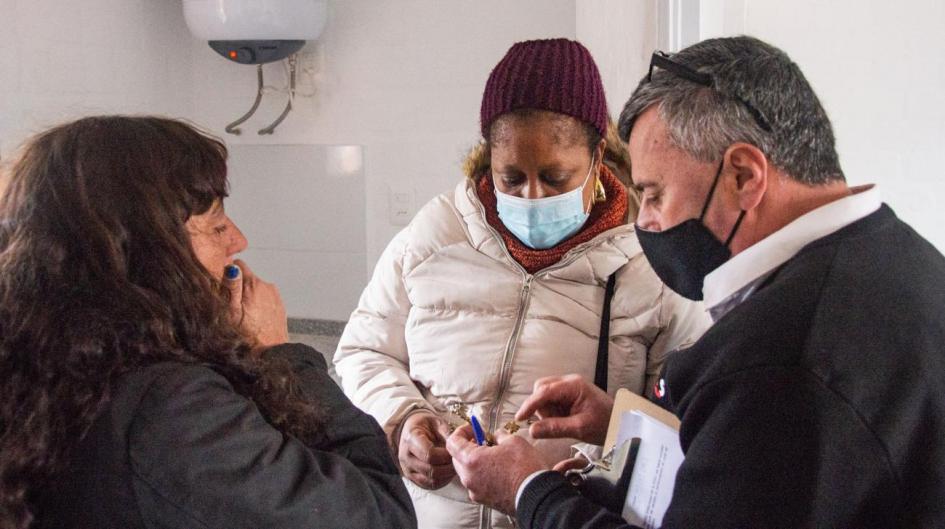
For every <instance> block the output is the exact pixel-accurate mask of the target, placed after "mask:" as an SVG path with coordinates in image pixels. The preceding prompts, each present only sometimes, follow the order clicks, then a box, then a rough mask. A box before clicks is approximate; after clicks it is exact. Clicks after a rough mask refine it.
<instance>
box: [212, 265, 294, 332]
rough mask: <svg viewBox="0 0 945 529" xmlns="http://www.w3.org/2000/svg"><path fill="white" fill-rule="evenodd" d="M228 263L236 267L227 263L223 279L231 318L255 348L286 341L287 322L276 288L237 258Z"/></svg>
mask: <svg viewBox="0 0 945 529" xmlns="http://www.w3.org/2000/svg"><path fill="white" fill-rule="evenodd" d="M234 265H235V266H234ZM230 266H233V267H234V268H236V270H235V271H234V270H233V269H232V268H230V267H227V269H226V272H225V273H224V277H223V282H224V283H225V284H226V286H227V288H229V289H230V311H231V313H232V314H233V318H234V320H235V321H236V322H238V323H239V326H240V327H241V328H242V329H243V331H244V332H245V333H246V335H247V336H248V337H250V338H251V339H253V340H255V344H254V345H255V347H256V348H257V349H260V350H262V349H268V348H270V347H273V346H276V345H280V344H284V343H286V342H288V341H289V323H288V319H287V318H286V315H285V305H283V303H282V296H280V295H279V289H278V288H276V286H275V285H273V284H272V283H267V282H265V281H263V280H262V279H260V278H259V277H257V276H256V275H255V274H253V271H252V270H250V268H249V266H247V265H246V263H245V262H243V261H241V260H239V259H237V260H236V261H234V262H233V265H230Z"/></svg>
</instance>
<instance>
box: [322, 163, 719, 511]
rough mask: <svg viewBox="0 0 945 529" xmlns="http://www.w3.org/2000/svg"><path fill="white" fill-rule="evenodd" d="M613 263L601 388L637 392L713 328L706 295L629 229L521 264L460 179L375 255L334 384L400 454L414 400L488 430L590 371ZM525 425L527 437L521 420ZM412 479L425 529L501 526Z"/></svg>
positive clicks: (552, 445) (550, 451) (559, 445)
mask: <svg viewBox="0 0 945 529" xmlns="http://www.w3.org/2000/svg"><path fill="white" fill-rule="evenodd" d="M618 270H619V272H618V275H617V283H616V291H615V294H614V298H613V301H612V303H611V313H610V318H611V320H610V348H609V351H610V352H609V366H608V389H609V390H610V392H611V393H613V392H615V391H616V390H617V388H620V387H625V388H629V389H630V390H631V391H634V392H636V393H643V391H644V388H652V386H653V382H654V379H655V377H657V375H658V374H659V370H660V367H661V365H662V363H663V361H664V359H665V358H666V355H667V353H669V352H670V351H672V350H674V349H676V348H679V347H681V346H684V345H687V344H688V343H691V342H693V341H695V339H696V338H698V337H699V336H700V335H701V334H702V332H703V331H704V330H705V329H706V328H707V327H708V325H709V320H708V318H707V316H706V314H705V312H704V310H703V308H702V305H701V304H698V303H692V302H689V301H687V300H684V299H682V298H680V297H679V296H677V295H676V294H674V293H673V292H672V291H671V290H669V289H668V288H666V287H665V286H664V285H663V284H662V283H661V282H660V281H659V279H658V278H657V277H656V274H655V273H654V272H653V270H652V269H651V268H650V266H649V264H648V263H647V261H646V259H645V258H644V256H643V253H642V250H641V248H640V244H639V243H638V242H637V238H636V235H635V234H634V229H633V226H631V225H623V226H620V227H617V228H614V229H611V230H609V231H606V232H604V233H602V234H600V235H598V236H597V237H595V238H594V239H592V240H591V241H589V242H587V243H585V244H581V245H579V246H577V247H575V248H574V249H572V250H571V251H570V252H568V253H567V254H566V255H565V256H564V257H563V258H562V259H561V260H560V261H559V262H558V263H557V264H555V265H552V266H550V267H548V268H545V269H544V270H541V271H539V272H537V273H535V274H529V273H527V272H526V271H525V270H524V269H523V268H522V267H521V266H520V265H519V264H518V263H516V262H515V261H514V260H513V259H512V257H511V256H510V255H509V253H508V251H507V250H506V247H505V244H504V243H503V241H502V239H501V237H500V236H499V234H498V233H497V232H496V231H495V230H494V229H493V228H492V227H490V226H489V224H488V223H487V222H486V217H485V211H484V208H483V205H482V203H481V202H480V201H479V198H478V197H477V195H476V190H475V187H474V185H473V184H472V183H471V182H469V181H464V182H462V183H460V184H459V185H458V186H457V187H456V189H455V191H454V192H453V193H446V194H443V195H440V196H439V197H437V198H435V199H433V200H432V201H430V202H429V203H428V204H427V205H426V206H424V207H423V209H421V210H420V212H419V213H417V215H416V217H415V218H414V219H413V221H412V222H411V223H410V225H409V226H407V227H406V228H405V229H404V230H403V231H401V232H400V233H399V234H398V235H397V236H396V237H395V238H394V239H393V240H392V241H391V243H390V245H389V246H388V247H387V249H386V250H385V252H384V254H383V255H382V257H381V259H380V261H379V262H378V264H377V267H376V268H375V270H374V276H373V278H372V279H371V282H370V283H369V284H368V286H367V288H365V290H364V293H363V294H362V295H361V300H360V302H359V304H358V308H357V309H356V310H355V311H354V313H353V314H352V315H351V319H350V321H349V322H348V325H347V327H346V328H345V330H344V334H343V335H342V337H341V341H340V343H339V345H338V350H337V352H336V353H335V359H334V361H335V366H336V369H337V372H338V374H339V375H340V376H341V380H342V387H343V388H344V391H345V393H346V394H347V395H348V396H349V397H350V398H351V400H352V401H354V403H355V404H356V405H357V406H359V407H360V408H362V409H364V410H365V411H367V412H368V413H370V414H371V415H373V416H374V417H375V418H376V419H377V420H378V422H380V424H381V426H382V427H383V428H384V430H385V431H386V432H387V433H388V435H389V436H390V437H391V441H392V445H393V447H394V449H395V453H396V442H397V439H396V438H395V437H396V434H397V432H398V427H399V426H400V424H401V422H402V421H403V420H404V418H405V416H406V415H407V414H409V413H410V412H411V411H412V410H416V409H427V410H431V411H434V412H436V413H438V414H440V415H441V416H442V417H444V418H445V419H447V420H448V421H450V422H452V423H453V424H457V425H458V424H459V423H460V421H459V420H458V419H457V418H456V417H454V416H452V415H450V414H449V412H448V411H447V405H448V404H450V403H454V402H458V403H464V404H466V405H467V406H468V407H469V409H470V411H471V412H472V413H475V414H476V415H477V416H478V417H479V418H481V419H482V420H483V426H484V427H485V428H487V429H488V431H494V430H496V429H497V428H501V427H502V425H503V424H505V423H506V422H507V421H509V420H511V419H512V418H513V416H514V414H515V411H516V410H517V409H518V407H519V406H520V405H521V404H522V402H523V401H524V400H525V398H526V397H527V396H528V395H530V394H531V391H532V387H533V384H534V382H535V380H537V379H538V378H541V377H545V376H551V375H564V374H568V373H580V374H582V375H584V376H586V377H587V378H588V379H589V380H593V379H594V369H595V365H596V359H597V349H598V336H599V333H600V323H601V322H600V318H601V311H602V309H603V299H604V287H605V285H606V282H607V278H608V277H609V276H610V275H611V274H612V273H614V272H615V271H618ZM519 434H520V435H525V436H526V437H527V435H528V434H527V428H523V429H522V430H520V431H519ZM532 442H533V443H535V445H536V446H538V447H539V448H540V449H541V450H542V452H543V453H544V454H545V455H546V457H547V461H548V463H549V464H553V463H556V462H558V461H560V460H562V459H565V458H567V457H568V456H569V452H570V449H569V446H570V445H571V444H572V443H573V442H574V440H566V439H565V440H552V441H548V440H540V441H532ZM407 487H408V489H409V490H410V492H411V495H412V496H413V499H414V505H415V506H416V508H417V515H418V518H419V520H420V528H421V529H432V528H437V529H450V528H456V529H459V528H477V527H483V528H484V527H507V526H509V523H508V521H507V519H506V517H505V516H504V515H500V514H499V513H493V512H491V511H490V510H489V509H485V508H480V507H479V506H478V505H475V504H473V503H471V502H470V500H469V499H468V496H467V494H466V491H465V489H464V488H463V487H462V485H461V484H460V483H459V480H458V479H454V480H453V481H452V482H451V483H450V484H449V485H447V486H446V487H444V488H442V489H439V490H436V491H427V490H424V489H421V488H419V487H417V486H415V485H414V484H413V483H412V482H409V481H408V482H407Z"/></svg>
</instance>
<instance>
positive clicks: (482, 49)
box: [191, 0, 575, 319]
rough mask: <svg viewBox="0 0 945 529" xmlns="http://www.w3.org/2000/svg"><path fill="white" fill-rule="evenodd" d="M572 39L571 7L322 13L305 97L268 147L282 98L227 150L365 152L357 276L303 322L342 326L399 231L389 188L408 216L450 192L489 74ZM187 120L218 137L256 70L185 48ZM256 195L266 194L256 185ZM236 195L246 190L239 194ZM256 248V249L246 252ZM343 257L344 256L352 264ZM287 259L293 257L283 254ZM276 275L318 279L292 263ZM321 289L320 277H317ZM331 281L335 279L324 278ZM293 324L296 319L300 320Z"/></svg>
mask: <svg viewBox="0 0 945 529" xmlns="http://www.w3.org/2000/svg"><path fill="white" fill-rule="evenodd" d="M574 36H575V3H574V0H517V1H515V2H509V1H506V0H478V1H476V2H460V1H451V2H444V1H442V0H396V1H394V0H385V1H378V0H344V1H331V2H330V3H329V20H328V24H327V26H326V29H325V32H324V33H323V35H322V36H321V37H320V38H319V39H318V41H317V43H315V45H314V46H308V47H307V49H306V50H305V51H306V52H311V53H312V54H314V60H313V61H312V64H313V65H314V67H315V69H316V74H315V76H314V77H315V79H314V83H315V91H316V96H315V97H313V98H299V99H297V100H296V108H295V110H293V113H292V114H290V115H289V117H288V118H287V119H286V121H285V122H284V123H283V124H282V125H281V126H280V127H279V128H278V129H277V130H276V134H274V135H273V136H270V137H260V136H258V135H257V134H256V132H255V131H256V130H258V129H259V128H261V127H262V126H264V125H265V124H267V123H268V121H271V120H272V119H273V118H274V117H275V116H277V115H278V113H279V112H280V111H281V109H282V105H284V102H285V99H284V98H283V97H281V96H280V95H279V94H272V95H271V96H270V95H267V96H266V99H265V100H264V103H263V105H262V106H261V108H260V110H259V111H258V112H257V114H256V115H257V117H255V118H253V119H252V120H251V121H250V122H248V123H247V124H245V125H244V127H243V128H244V130H245V132H244V134H242V135H241V136H238V137H235V136H226V140H227V141H228V142H229V143H231V144H237V143H242V142H249V143H309V144H350V145H361V146H363V147H364V178H365V189H366V194H367V196H366V211H365V215H366V222H365V225H366V227H367V233H366V239H365V240H366V248H365V249H364V252H363V254H362V255H363V257H364V259H365V265H364V266H363V267H359V268H353V267H352V268H351V269H350V270H349V273H347V274H345V276H340V277H337V278H334V279H335V280H334V281H331V280H329V281H323V282H321V283H319V284H320V286H321V287H322V288H323V290H322V292H323V294H324V299H339V298H345V299H348V298H350V299H348V302H347V303H342V304H338V303H333V304H331V305H330V306H329V305H328V304H325V303H323V302H322V301H321V300H320V299H313V300H312V301H311V305H310V306H307V307H304V315H305V316H307V317H319V318H328V319H347V316H348V314H349V313H350V311H351V310H352V309H353V308H354V306H355V304H356V302H357V296H351V295H350V294H348V292H349V291H350V290H351V289H352V285H356V286H357V287H358V288H357V290H358V291H360V288H361V287H363V286H364V284H366V282H367V279H368V276H369V274H370V273H371V271H372V270H373V268H374V263H375V262H376V260H377V258H378V257H379V256H380V254H381V252H382V251H383V250H384V248H385V247H386V245H387V243H388V242H389V241H390V239H391V238H392V237H393V236H394V235H395V234H396V233H397V231H399V230H400V229H401V228H402V226H400V225H394V224H392V223H391V222H390V219H389V214H388V196H389V194H390V190H391V189H395V190H410V191H411V193H412V195H413V205H412V207H413V209H416V208H419V207H420V206H422V204H423V203H425V202H426V201H427V200H429V199H430V198H432V197H434V196H435V195H437V194H440V193H443V192H445V191H451V190H452V189H453V187H454V186H455V185H456V183H457V182H459V181H460V180H461V179H462V178H463V176H462V173H461V171H460V164H461V161H462V159H463V156H464V154H465V152H466V151H467V149H469V148H470V147H471V146H472V145H474V144H475V143H476V142H477V141H478V138H479V105H480V100H481V97H482V90H483V88H484V87H485V83H486V79H487V78H488V76H489V73H490V72H491V70H492V68H493V67H494V66H495V64H496V63H497V62H498V61H499V60H500V59H501V58H502V56H503V55H504V54H505V51H506V50H507V49H508V48H509V46H511V45H512V44H513V43H514V42H517V41H520V40H526V39H531V38H544V37H569V38H574ZM191 44H192V52H193V67H194V93H193V96H194V98H195V99H194V117H195V119H196V120H197V122H199V123H202V124H204V125H207V126H210V127H212V129H213V130H215V131H216V132H217V133H218V134H221V135H223V134H224V133H223V128H224V126H225V125H226V124H227V123H228V122H230V121H232V120H234V119H236V118H237V117H239V116H240V115H242V114H243V112H245V111H246V110H247V109H248V108H249V106H250V104H251V103H252V100H253V94H254V93H255V86H256V73H255V70H254V68H252V67H247V66H243V65H238V64H234V63H230V62H228V61H225V60H223V59H221V58H220V57H218V56H217V55H216V54H215V53H214V52H213V51H212V50H210V48H209V47H208V46H207V45H206V43H202V42H199V41H196V39H192V41H191ZM264 71H265V75H266V83H267V84H284V82H285V77H284V71H283V70H282V67H281V66H279V65H271V66H266V68H265V70H264ZM258 185H259V186H261V188H262V187H264V186H267V185H268V182H267V181H266V179H265V178H261V179H260V180H259V182H258ZM244 189H245V188H244ZM334 200H338V197H337V195H336V194H335V193H333V192H332V190H330V189H328V190H325V192H324V193H322V194H320V195H318V196H312V197H311V201H312V202H311V207H316V208H317V207H320V206H319V205H320V204H327V203H330V202H331V201H334ZM310 229H322V230H338V231H340V232H342V233H343V234H345V233H347V234H348V235H349V236H350V237H351V238H355V237H357V235H358V234H357V233H355V232H354V231H353V230H357V229H358V227H357V226H355V225H353V224H345V223H338V224H333V225H326V226H312V227H311V228H310ZM250 245H251V246H252V245H253V241H250ZM349 257H350V256H349ZM284 258H285V259H291V258H292V255H291V254H289V253H286V254H285V255H284ZM298 263H299V264H298V267H297V268H296V269H294V270H288V269H283V271H282V273H283V274H295V275H296V276H299V277H304V276H312V275H313V274H318V273H323V274H324V273H326V271H325V270H313V269H312V266H311V264H310V263H307V264H306V263H303V262H302V261H298ZM323 279H325V278H323ZM327 279H332V278H327ZM300 315H301V314H300Z"/></svg>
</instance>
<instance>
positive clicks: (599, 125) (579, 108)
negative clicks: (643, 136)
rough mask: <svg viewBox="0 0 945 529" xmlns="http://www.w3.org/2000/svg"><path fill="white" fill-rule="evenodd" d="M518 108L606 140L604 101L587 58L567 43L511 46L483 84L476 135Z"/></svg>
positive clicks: (580, 49)
mask: <svg viewBox="0 0 945 529" xmlns="http://www.w3.org/2000/svg"><path fill="white" fill-rule="evenodd" d="M521 108H533V109H536V110H550V111H552V112H559V113H561V114H567V115H568V116H571V117H574V118H577V119H578V120H580V121H583V122H584V123H588V124H590V125H592V126H593V127H594V128H595V129H597V132H599V133H600V135H601V136H606V135H607V100H606V99H605V98H604V85H603V84H602V83H601V80H600V72H599V71H597V65H596V64H594V59H593V58H592V57H591V53H590V52H589V51H587V48H585V47H584V46H583V45H581V43H579V42H575V41H573V40H568V39H548V40H529V41H526V42H519V43H517V44H515V45H513V46H512V47H511V48H510V49H509V51H508V53H506V54H505V57H503V58H502V60H501V61H499V64H498V65H496V67H495V69H494V70H492V73H491V74H490V75H489V80H488V81H486V90H485V92H484V93H483V94H482V109H481V110H480V113H479V119H480V123H481V126H482V136H483V137H484V138H485V137H488V134H489V127H490V126H491V125H492V122H493V121H495V119H496V118H497V117H499V116H501V115H502V114H505V113H506V112H511V111H513V110H518V109H521Z"/></svg>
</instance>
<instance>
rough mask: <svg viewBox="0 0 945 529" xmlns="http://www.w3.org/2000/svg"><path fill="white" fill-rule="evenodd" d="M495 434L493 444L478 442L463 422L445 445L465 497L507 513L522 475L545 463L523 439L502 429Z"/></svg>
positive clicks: (511, 509) (512, 505)
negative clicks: (451, 457)
mask: <svg viewBox="0 0 945 529" xmlns="http://www.w3.org/2000/svg"><path fill="white" fill-rule="evenodd" d="M495 437H496V445H495V446H479V445H478V444H476V441H475V437H474V435H473V430H472V426H471V425H469V424H465V425H463V426H462V427H461V428H457V429H456V431H455V432H453V435H451V436H450V438H449V439H448V440H447V441H446V449H447V450H449V452H450V454H452V455H453V466H455V467H456V473H457V474H459V479H460V481H462V483H463V486H464V487H466V488H467V489H468V490H469V499H471V500H472V501H474V502H476V503H481V504H483V505H485V506H487V507H491V508H493V509H496V510H498V511H501V512H504V513H505V514H509V515H511V514H515V495H516V494H518V488H519V487H520V486H521V485H522V482H523V481H525V478H527V477H528V476H530V475H532V474H533V473H535V472H538V471H539V470H548V467H547V466H546V465H545V463H544V461H543V460H542V458H541V454H539V453H538V450H536V449H535V447H534V446H532V445H530V444H529V443H528V441H526V440H525V439H523V438H521V437H519V436H517V435H511V434H508V433H505V432H502V431H499V432H496V434H495Z"/></svg>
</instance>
